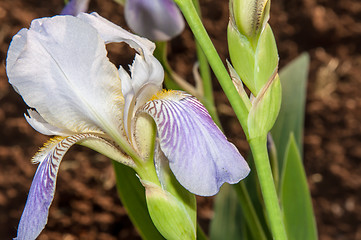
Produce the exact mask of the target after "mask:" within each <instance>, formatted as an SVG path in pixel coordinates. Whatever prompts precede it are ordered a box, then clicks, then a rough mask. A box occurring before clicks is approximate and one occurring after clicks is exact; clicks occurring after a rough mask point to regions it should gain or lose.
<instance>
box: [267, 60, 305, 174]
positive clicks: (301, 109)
mask: <svg viewBox="0 0 361 240" xmlns="http://www.w3.org/2000/svg"><path fill="white" fill-rule="evenodd" d="M309 63H310V57H309V55H308V54H307V53H303V54H302V55H301V56H299V57H298V58H297V59H295V60H293V61H292V62H291V63H289V64H288V65H287V66H285V67H284V68H283V69H282V70H281V71H280V79H281V85H282V104H281V109H280V112H279V115H278V118H277V120H276V123H275V125H274V126H273V128H272V130H271V134H272V137H273V140H274V142H275V145H276V147H277V155H278V161H279V164H278V166H279V167H280V168H281V167H282V166H283V163H282V162H283V159H284V154H285V151H286V146H287V143H288V139H289V134H290V133H291V132H293V133H294V135H295V140H296V144H297V146H298V149H300V152H302V149H303V147H302V139H303V125H304V114H305V102H306V84H307V76H308V67H309ZM279 172H280V173H282V169H280V171H279Z"/></svg>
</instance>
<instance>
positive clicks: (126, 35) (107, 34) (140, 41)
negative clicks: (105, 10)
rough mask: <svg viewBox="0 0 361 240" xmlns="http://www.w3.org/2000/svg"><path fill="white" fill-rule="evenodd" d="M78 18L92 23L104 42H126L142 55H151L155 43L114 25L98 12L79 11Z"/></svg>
mask: <svg viewBox="0 0 361 240" xmlns="http://www.w3.org/2000/svg"><path fill="white" fill-rule="evenodd" d="M78 18H79V19H81V20H83V21H84V22H87V23H88V24H90V25H92V26H93V27H94V28H96V29H97V31H98V32H99V34H100V36H101V37H102V38H103V40H104V42H105V43H113V42H126V43H127V44H129V46H130V47H132V48H134V49H135V50H136V51H137V52H138V53H140V54H142V55H152V54H153V51H154V49H155V44H154V43H152V42H151V41H149V40H148V39H146V38H142V37H139V36H137V35H134V34H132V33H130V32H128V31H127V30H124V29H123V28H121V27H119V26H117V25H115V24H114V23H112V22H110V21H108V20H107V19H105V18H103V17H101V16H100V15H99V14H98V13H96V12H93V13H91V14H86V13H80V14H79V15H78Z"/></svg>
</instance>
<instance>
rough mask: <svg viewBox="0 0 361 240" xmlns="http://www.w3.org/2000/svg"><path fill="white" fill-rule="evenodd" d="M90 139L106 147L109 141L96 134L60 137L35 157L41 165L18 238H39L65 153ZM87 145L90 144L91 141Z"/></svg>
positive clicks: (34, 179) (21, 220)
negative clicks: (76, 144) (75, 145)
mask: <svg viewBox="0 0 361 240" xmlns="http://www.w3.org/2000/svg"><path fill="white" fill-rule="evenodd" d="M91 139H94V140H96V141H102V142H103V143H104V146H105V144H107V143H106V140H104V139H102V138H100V137H98V136H96V135H93V134H77V135H73V136H70V137H67V138H60V137H57V138H53V139H51V140H50V141H48V142H47V143H46V144H45V145H44V146H45V147H44V148H43V149H41V150H40V151H39V152H38V153H37V154H36V155H35V156H34V157H33V162H34V163H39V166H38V169H37V170H36V173H35V176H34V178H33V182H32V184H31V187H30V191H29V195H28V199H27V201H26V204H25V208H24V211H23V214H22V216H21V219H20V223H19V226H18V233H17V237H16V238H15V239H18V240H23V239H36V238H37V237H38V236H39V234H40V233H41V231H42V230H43V229H44V227H45V225H46V223H47V221H48V214H49V207H50V205H51V203H52V201H53V198H54V192H55V185H56V178H57V175H58V170H59V165H60V162H61V160H62V158H63V156H64V154H65V153H66V152H67V151H68V149H69V148H70V147H71V146H73V145H74V144H75V143H78V142H82V141H89V140H91ZM87 144H88V145H89V142H88V143H87ZM108 149H110V148H108ZM114 153H115V152H114V150H113V153H112V156H115V154H114Z"/></svg>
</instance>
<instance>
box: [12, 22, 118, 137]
mask: <svg viewBox="0 0 361 240" xmlns="http://www.w3.org/2000/svg"><path fill="white" fill-rule="evenodd" d="M6 68H7V74H8V77H9V82H10V83H11V84H12V85H13V86H14V88H15V89H16V90H17V91H18V93H19V94H21V96H22V97H23V99H24V101H25V102H26V103H27V104H28V105H29V106H30V107H32V108H35V109H36V110H37V112H38V113H39V114H40V115H41V117H42V118H43V119H44V120H45V122H47V123H49V124H50V125H52V126H54V127H56V128H58V129H64V130H67V131H68V132H72V133H80V132H97V133H102V132H104V131H106V132H112V133H116V134H119V133H121V132H122V129H121V127H122V126H121V125H120V124H119V119H121V118H122V107H123V98H122V94H121V87H120V85H121V84H120V79H119V76H118V71H117V69H116V68H115V66H114V65H113V64H112V63H110V61H109V59H108V58H107V52H106V49H105V45H104V41H103V40H102V39H101V38H100V36H99V35H98V33H97V31H96V29H94V28H93V27H92V26H90V25H89V24H87V23H85V22H84V21H82V20H79V19H78V18H75V17H72V16H56V17H53V18H42V19H37V20H34V21H33V22H32V24H31V26H30V29H29V30H27V29H23V30H21V31H20V32H19V33H18V34H17V35H15V36H14V38H13V41H12V43H11V45H10V48H9V51H8V58H7V66H6ZM65 93H66V94H65Z"/></svg>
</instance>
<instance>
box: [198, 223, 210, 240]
mask: <svg viewBox="0 0 361 240" xmlns="http://www.w3.org/2000/svg"><path fill="white" fill-rule="evenodd" d="M197 240H208V237H207V235H206V234H205V233H204V231H203V229H202V228H201V226H199V223H198V224H197Z"/></svg>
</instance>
